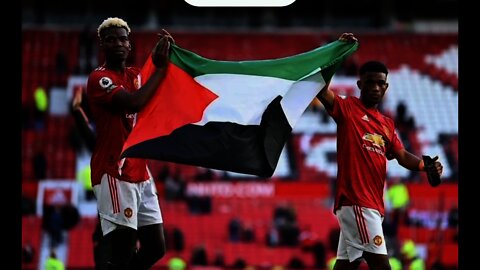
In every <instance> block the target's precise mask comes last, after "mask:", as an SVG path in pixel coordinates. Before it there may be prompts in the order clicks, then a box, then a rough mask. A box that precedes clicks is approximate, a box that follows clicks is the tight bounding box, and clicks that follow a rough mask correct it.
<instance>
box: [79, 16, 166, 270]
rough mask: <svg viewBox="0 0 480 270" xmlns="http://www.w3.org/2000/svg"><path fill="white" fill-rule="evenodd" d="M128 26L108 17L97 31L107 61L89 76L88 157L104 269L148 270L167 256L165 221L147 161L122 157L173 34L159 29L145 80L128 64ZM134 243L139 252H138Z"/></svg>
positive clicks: (161, 77) (163, 68)
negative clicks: (105, 248) (91, 138)
mask: <svg viewBox="0 0 480 270" xmlns="http://www.w3.org/2000/svg"><path fill="white" fill-rule="evenodd" d="M129 34H130V27H129V26H128V24H127V23H126V22H125V21H124V20H123V19H120V18H108V19H106V20H104V21H103V22H102V23H101V24H100V26H99V27H98V37H99V42H100V48H101V50H103V52H104V55H105V62H104V64H103V65H102V66H100V67H98V68H96V69H95V70H94V71H93V72H92V73H90V75H89V77H88V82H87V97H88V104H89V106H90V108H91V113H92V120H93V121H94V122H95V127H96V143H95V149H94V150H93V153H92V158H91V163H90V164H91V170H92V177H91V180H92V187H93V189H94V193H95V196H96V199H97V209H98V213H99V217H100V223H101V228H102V233H103V235H104V241H107V243H108V245H109V248H110V249H111V255H110V256H109V257H108V262H107V269H122V270H123V269H138V270H140V269H149V268H150V267H151V266H152V265H154V264H155V263H156V262H157V261H158V260H159V259H161V258H162V257H163V256H164V255H165V239H164V232H163V231H164V229H163V219H162V213H161V210H160V205H159V202H158V197H157V191H156V187H155V183H154V181H153V178H152V176H151V173H150V171H149V169H148V167H147V162H146V160H143V159H136V158H123V159H121V158H120V154H121V151H122V148H123V144H124V142H125V140H126V139H127V136H128V135H129V133H130V131H131V130H132V127H133V126H134V125H135V118H136V113H137V112H138V111H140V110H141V109H142V108H143V107H144V106H145V105H146V104H147V102H148V101H149V100H150V98H151V97H152V96H153V94H154V93H155V90H156V89H157V88H158V87H159V86H160V84H161V83H162V82H163V80H164V78H165V75H166V71H167V68H168V59H169V57H168V55H169V49H170V43H171V42H173V38H172V37H171V35H170V34H169V33H168V32H167V31H165V30H162V32H161V33H160V34H159V41H158V42H157V44H156V45H155V47H154V48H153V50H152V54H151V58H152V62H153V64H154V65H155V66H156V70H155V71H154V73H153V74H152V75H151V77H150V78H149V79H148V80H146V81H145V78H141V76H140V74H139V72H140V69H139V68H136V67H128V66H126V60H127V57H128V55H129V52H130V51H131V44H130V41H129ZM137 240H138V241H139V243H140V245H139V249H138V250H137Z"/></svg>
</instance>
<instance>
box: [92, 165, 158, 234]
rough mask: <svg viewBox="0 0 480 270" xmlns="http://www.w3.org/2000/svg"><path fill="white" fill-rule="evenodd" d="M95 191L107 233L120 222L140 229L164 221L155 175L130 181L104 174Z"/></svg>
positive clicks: (101, 221)
mask: <svg viewBox="0 0 480 270" xmlns="http://www.w3.org/2000/svg"><path fill="white" fill-rule="evenodd" d="M93 191H94V192H95V196H96V198H97V209H98V213H99V215H100V223H101V225H102V232H103V235H106V234H107V233H109V232H111V231H113V230H115V229H116V228H117V227H118V225H122V226H127V227H130V228H132V229H135V230H137V228H138V227H142V226H146V225H151V224H158V223H163V219H162V212H161V210H160V204H159V202H158V196H157V188H156V186H155V183H154V181H153V179H152V178H150V179H149V180H147V181H143V182H140V183H129V182H125V181H122V180H118V179H116V178H114V177H112V176H110V175H107V174H104V175H103V176H102V180H101V182H100V184H99V185H95V186H94V187H93Z"/></svg>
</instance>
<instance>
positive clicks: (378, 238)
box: [373, 235, 383, 246]
mask: <svg viewBox="0 0 480 270" xmlns="http://www.w3.org/2000/svg"><path fill="white" fill-rule="evenodd" d="M373 243H374V244H375V245H377V246H380V245H381V244H382V243H383V239H382V237H381V236H380V235H377V236H375V237H374V238H373Z"/></svg>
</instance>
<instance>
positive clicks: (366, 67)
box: [358, 60, 388, 76]
mask: <svg viewBox="0 0 480 270" xmlns="http://www.w3.org/2000/svg"><path fill="white" fill-rule="evenodd" d="M366 72H381V73H385V75H388V68H387V66H385V64H384V63H382V62H380V61H374V60H372V61H368V62H365V63H364V64H363V65H362V66H361V67H360V69H359V71H358V73H359V74H360V76H362V75H363V74H365V73H366Z"/></svg>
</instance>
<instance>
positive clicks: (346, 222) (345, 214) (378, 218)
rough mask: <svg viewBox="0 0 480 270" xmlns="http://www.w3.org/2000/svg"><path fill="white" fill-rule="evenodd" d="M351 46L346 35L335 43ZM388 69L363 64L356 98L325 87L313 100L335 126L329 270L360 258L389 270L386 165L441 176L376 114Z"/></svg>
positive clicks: (353, 265)
mask: <svg viewBox="0 0 480 270" xmlns="http://www.w3.org/2000/svg"><path fill="white" fill-rule="evenodd" d="M339 40H340V41H344V42H355V41H357V39H356V37H355V36H354V35H353V34H352V33H344V34H342V35H341V36H340V38H339ZM387 75H388V69H387V67H386V66H385V65H384V64H383V63H381V62H378V61H368V62H366V63H364V64H363V65H362V66H361V67H360V69H359V80H358V81H357V86H358V88H359V89H360V98H357V97H353V96H349V97H341V96H339V95H336V94H335V93H334V92H333V91H331V90H330V89H329V88H328V84H327V86H325V87H324V88H323V89H322V90H321V91H320V92H319V93H318V95H317V98H318V99H319V100H320V101H321V102H322V104H323V105H324V106H325V109H326V110H327V112H328V114H329V115H330V116H331V117H332V118H333V119H334V120H335V122H336V123H337V162H338V175H337V188H336V192H335V193H336V194H335V203H334V209H333V212H334V214H335V215H336V217H337V220H338V223H339V225H340V238H339V244H338V250H337V261H336V263H335V266H334V268H333V269H334V270H344V269H349V270H352V269H357V268H358V266H359V265H360V260H359V259H360V258H364V259H365V261H366V262H367V264H368V267H369V269H370V270H385V269H387V270H390V269H391V268H390V264H389V260H388V257H387V248H386V244H385V238H384V235H383V230H382V221H383V217H384V203H383V190H384V186H385V178H386V168H387V160H391V159H396V160H397V161H398V164H400V165H401V166H402V167H404V168H406V169H409V170H414V171H426V170H427V169H428V170H429V173H434V174H437V175H441V174H442V171H443V167H442V164H441V163H440V162H438V161H435V163H434V165H433V166H425V164H424V161H423V160H422V159H421V158H419V157H417V156H415V155H413V154H412V153H410V152H408V151H407V150H405V148H404V147H403V144H402V142H401V141H400V139H399V138H398V136H397V134H396V132H395V126H394V122H393V120H392V119H390V118H388V117H386V116H385V115H383V114H382V113H381V112H380V111H379V110H378V109H377V106H378V104H379V103H380V102H381V101H382V99H383V97H384V95H385V92H386V91H387V89H388V82H387Z"/></svg>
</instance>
